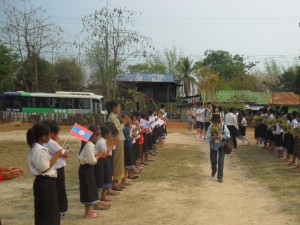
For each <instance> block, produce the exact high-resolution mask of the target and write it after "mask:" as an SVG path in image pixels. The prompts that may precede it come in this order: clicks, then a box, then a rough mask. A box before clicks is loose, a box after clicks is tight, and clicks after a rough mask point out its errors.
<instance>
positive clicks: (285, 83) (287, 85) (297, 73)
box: [279, 66, 300, 94]
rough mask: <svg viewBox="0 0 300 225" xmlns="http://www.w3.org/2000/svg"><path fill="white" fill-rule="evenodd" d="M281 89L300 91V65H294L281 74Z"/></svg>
mask: <svg viewBox="0 0 300 225" xmlns="http://www.w3.org/2000/svg"><path fill="white" fill-rule="evenodd" d="M279 83H280V86H279V90H280V91H288V92H289V91H291V92H295V93H298V94H299V93H300V89H299V87H300V66H292V67H290V68H288V69H287V70H286V71H284V72H283V73H282V74H281V75H280V76H279Z"/></svg>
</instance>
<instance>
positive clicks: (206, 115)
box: [203, 108, 212, 122]
mask: <svg viewBox="0 0 300 225" xmlns="http://www.w3.org/2000/svg"><path fill="white" fill-rule="evenodd" d="M211 115H212V111H211V109H208V108H206V109H204V114H203V116H204V122H210V119H211Z"/></svg>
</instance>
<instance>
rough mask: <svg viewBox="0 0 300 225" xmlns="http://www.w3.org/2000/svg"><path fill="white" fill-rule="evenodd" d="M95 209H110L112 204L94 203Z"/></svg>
mask: <svg viewBox="0 0 300 225" xmlns="http://www.w3.org/2000/svg"><path fill="white" fill-rule="evenodd" d="M94 209H95V210H108V209H110V205H103V204H96V205H94Z"/></svg>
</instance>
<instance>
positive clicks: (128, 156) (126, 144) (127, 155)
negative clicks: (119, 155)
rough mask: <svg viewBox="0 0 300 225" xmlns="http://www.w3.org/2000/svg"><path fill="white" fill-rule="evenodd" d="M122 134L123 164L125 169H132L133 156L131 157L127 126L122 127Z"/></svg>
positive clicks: (129, 134)
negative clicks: (123, 138)
mask: <svg viewBox="0 0 300 225" xmlns="http://www.w3.org/2000/svg"><path fill="white" fill-rule="evenodd" d="M123 134H124V137H125V140H124V160H125V161H124V164H125V168H126V169H133V168H134V162H133V155H132V143H131V133H130V129H129V127H128V126H127V125H125V126H124V130H123Z"/></svg>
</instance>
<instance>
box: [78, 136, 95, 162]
mask: <svg viewBox="0 0 300 225" xmlns="http://www.w3.org/2000/svg"><path fill="white" fill-rule="evenodd" d="M95 155H96V152H95V145H94V144H93V143H92V142H90V141H88V142H87V143H86V144H85V146H84V147H83V149H82V150H81V152H80V153H79V154H78V157H77V158H78V162H79V163H80V164H81V165H84V164H90V165H95V164H96V163H97V159H96V157H95Z"/></svg>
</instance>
